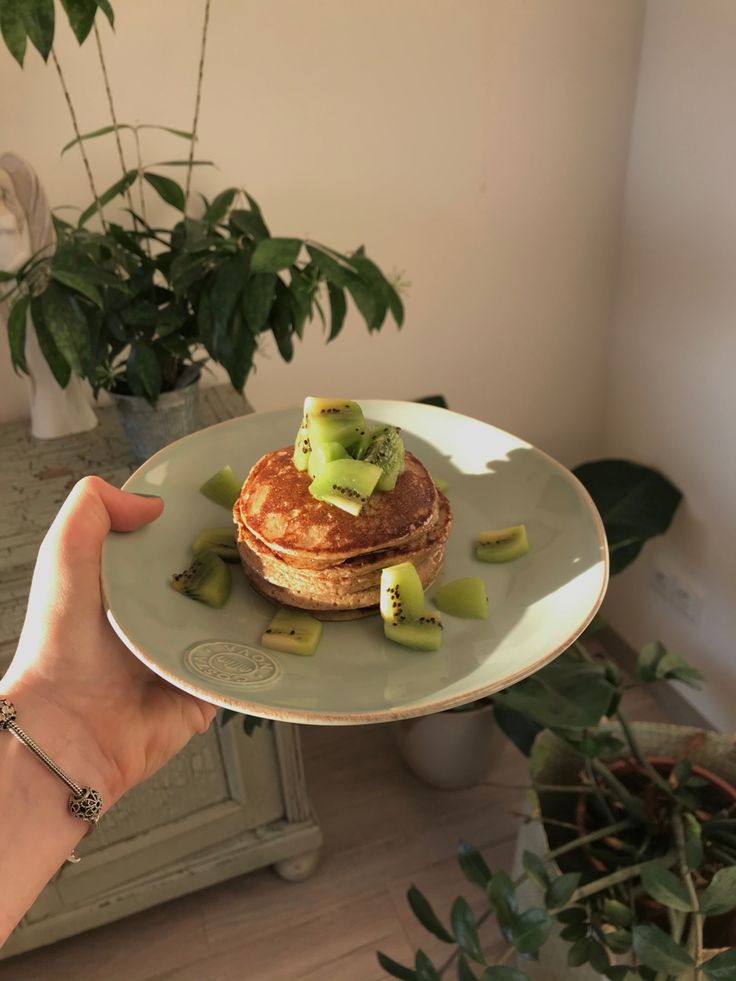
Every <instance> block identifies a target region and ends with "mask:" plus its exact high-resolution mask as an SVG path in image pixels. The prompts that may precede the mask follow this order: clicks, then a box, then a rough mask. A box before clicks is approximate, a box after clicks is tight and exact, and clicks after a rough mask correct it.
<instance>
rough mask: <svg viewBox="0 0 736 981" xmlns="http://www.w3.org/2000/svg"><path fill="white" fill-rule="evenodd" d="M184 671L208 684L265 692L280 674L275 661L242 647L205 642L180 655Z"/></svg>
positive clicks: (233, 644) (267, 655)
mask: <svg viewBox="0 0 736 981" xmlns="http://www.w3.org/2000/svg"><path fill="white" fill-rule="evenodd" d="M184 663H185V664H186V665H187V667H188V668H189V669H190V670H191V671H193V672H194V674H198V675H199V676H200V677H201V678H206V679H207V680H208V681H217V682H220V683H221V684H223V683H224V684H228V685H237V686H238V687H241V686H242V687H243V688H250V689H252V688H267V687H269V686H270V685H274V684H276V682H278V681H279V680H280V679H281V675H282V674H283V672H282V669H281V665H280V664H279V662H278V661H277V660H276V658H274V657H271V655H270V654H266V653H264V652H263V651H259V650H257V649H256V648H254V647H247V646H246V645H245V644H235V643H232V642H230V641H225V640H207V641H204V642H201V643H198V644H194V645H192V647H189V648H188V649H187V650H186V651H185V653H184Z"/></svg>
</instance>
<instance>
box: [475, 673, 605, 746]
mask: <svg viewBox="0 0 736 981" xmlns="http://www.w3.org/2000/svg"><path fill="white" fill-rule="evenodd" d="M614 693H615V688H614V687H613V686H612V685H611V684H610V682H609V681H607V680H606V678H605V676H604V674H603V672H602V671H600V670H599V668H598V667H597V666H595V665H589V664H581V663H580V662H579V661H577V660H576V659H574V658H569V659H568V658H566V657H565V656H564V655H562V656H561V657H558V658H557V659H556V660H555V661H553V662H552V663H551V664H548V665H547V666H546V667H544V668H542V669H541V670H540V671H537V673H536V674H534V675H532V676H531V677H529V678H526V679H525V680H524V681H520V682H518V683H517V684H515V685H513V686H512V687H511V688H507V689H506V690H505V691H502V692H498V693H497V694H495V695H494V696H493V703H494V711H495V710H496V707H497V706H498V705H503V706H506V707H508V708H511V709H515V710H516V711H517V712H523V713H526V714H528V715H530V716H531V717H532V718H533V719H535V720H536V721H537V722H538V723H540V724H541V725H543V726H549V727H551V728H554V727H556V726H567V727H576V726H579V727H585V726H596V725H598V723H599V722H600V721H601V719H602V718H603V717H604V715H605V714H606V712H607V711H608V708H609V706H610V703H611V698H612V697H613V695H614Z"/></svg>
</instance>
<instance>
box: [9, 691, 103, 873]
mask: <svg viewBox="0 0 736 981" xmlns="http://www.w3.org/2000/svg"><path fill="white" fill-rule="evenodd" d="M16 718H17V713H16V711H15V706H14V705H13V703H12V702H9V701H7V699H4V698H0V731H2V730H3V729H7V730H8V732H12V733H13V735H14V736H15V737H16V739H19V740H20V741H21V742H22V743H23V744H24V745H25V746H27V747H28V749H30V750H31V751H32V752H33V753H35V754H36V756H37V757H38V758H39V760H41V762H42V763H43V764H44V765H45V766H47V767H48V768H49V770H51V772H52V773H55V774H56V776H57V777H58V778H59V779H60V780H63V781H64V783H65V784H66V785H67V787H68V788H69V789H70V790H71V795H70V797H69V801H68V805H69V813H70V814H72V815H73V816H74V817H75V818H79V819H80V820H81V821H86V822H87V823H88V824H89V828H88V830H87V833H88V834H89V833H90V832H91V831H94V829H95V827H96V826H97V822H98V821H99V819H100V812H101V811H102V795H101V794H100V793H99V792H98V791H96V790H93V789H92V788H91V787H80V786H78V785H77V784H76V783H74V781H73V780H70V779H69V777H68V776H67V775H66V773H64V771H63V770H62V769H61V768H60V767H58V766H57V765H56V763H54V762H53V761H52V760H50V759H49V757H48V756H47V755H46V753H44V751H43V750H42V749H41V748H40V747H39V746H37V745H36V743H34V741H33V740H32V739H31V737H30V736H29V735H28V734H27V733H25V732H24V731H23V730H22V729H21V727H20V726H19V725H18V724H17V723H16V721H15V720H16ZM70 861H73V862H76V861H79V859H78V858H77V857H76V855H74V853H73V852H72V855H71V856H70Z"/></svg>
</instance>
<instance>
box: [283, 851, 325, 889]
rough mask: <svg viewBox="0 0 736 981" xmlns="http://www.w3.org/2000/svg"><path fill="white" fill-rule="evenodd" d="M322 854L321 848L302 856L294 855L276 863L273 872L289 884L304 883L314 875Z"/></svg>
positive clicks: (303, 853)
mask: <svg viewBox="0 0 736 981" xmlns="http://www.w3.org/2000/svg"><path fill="white" fill-rule="evenodd" d="M321 854H322V849H321V848H313V849H312V850H311V851H309V852H302V854H301V855H293V856H292V857H291V858H285V859H283V860H282V861H281V862H274V865H273V870H274V872H275V873H276V875H278V876H281V878H282V879H286V881H287V882H302V881H303V880H304V879H308V878H309V877H310V875H312V874H313V873H314V871H315V870H316V868H317V866H318V865H319V860H320V856H321Z"/></svg>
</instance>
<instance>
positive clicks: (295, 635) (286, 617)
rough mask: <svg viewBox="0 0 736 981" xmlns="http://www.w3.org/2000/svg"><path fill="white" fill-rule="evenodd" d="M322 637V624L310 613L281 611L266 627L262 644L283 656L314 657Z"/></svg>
mask: <svg viewBox="0 0 736 981" xmlns="http://www.w3.org/2000/svg"><path fill="white" fill-rule="evenodd" d="M321 636H322V623H321V622H320V621H319V620H317V619H315V618H314V617H312V616H310V615H309V614H308V613H300V612H299V611H298V610H279V611H278V612H277V613H276V615H275V616H274V618H273V620H271V622H270V623H269V625H268V626H267V627H266V629H265V631H264V632H263V635H262V637H261V644H262V645H263V646H264V647H269V648H270V649H271V650H273V651H281V652H282V654H305V655H312V654H314V652H315V651H316V650H317V644H319V641H320V638H321Z"/></svg>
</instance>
